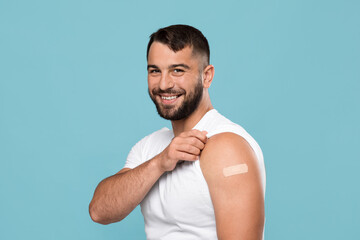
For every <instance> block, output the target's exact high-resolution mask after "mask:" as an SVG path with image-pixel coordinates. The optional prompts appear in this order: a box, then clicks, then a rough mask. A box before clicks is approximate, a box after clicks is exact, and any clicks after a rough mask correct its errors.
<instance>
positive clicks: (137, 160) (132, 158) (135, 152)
mask: <svg viewBox="0 0 360 240" xmlns="http://www.w3.org/2000/svg"><path fill="white" fill-rule="evenodd" d="M145 141H146V137H145V138H143V139H141V140H140V141H139V142H137V143H136V144H135V145H134V146H133V147H132V148H131V150H130V152H129V154H128V157H127V159H126V163H125V166H124V168H135V167H137V166H139V165H140V164H141V163H143V156H142V155H143V154H142V151H143V145H144V142H145Z"/></svg>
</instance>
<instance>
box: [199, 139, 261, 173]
mask: <svg viewBox="0 0 360 240" xmlns="http://www.w3.org/2000/svg"><path fill="white" fill-rule="evenodd" d="M200 165H201V168H202V171H203V172H204V175H209V174H210V175H220V176H222V177H224V176H223V175H224V171H223V170H224V168H228V167H232V166H236V165H242V166H244V167H245V165H246V167H247V171H246V172H247V173H249V174H253V173H254V174H255V173H257V172H258V171H259V169H258V168H259V167H258V161H257V158H256V154H255V152H254V151H253V149H252V147H251V146H250V144H249V143H248V142H247V141H246V140H245V139H244V138H243V137H241V136H240V135H238V134H235V133H230V132H225V133H220V134H217V135H214V136H212V137H211V138H209V139H208V141H207V143H206V145H205V148H204V149H203V151H202V153H201V160H200ZM228 169H229V168H228ZM243 170H245V169H244V168H243ZM240 172H241V171H240ZM243 172H244V173H245V171H243ZM205 177H207V176H205Z"/></svg>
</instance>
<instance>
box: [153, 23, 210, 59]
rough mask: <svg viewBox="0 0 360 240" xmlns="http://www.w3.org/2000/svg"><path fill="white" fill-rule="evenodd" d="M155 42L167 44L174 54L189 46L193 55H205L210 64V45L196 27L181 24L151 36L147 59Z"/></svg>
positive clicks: (162, 29) (158, 31) (163, 29)
mask: <svg viewBox="0 0 360 240" xmlns="http://www.w3.org/2000/svg"><path fill="white" fill-rule="evenodd" d="M153 42H160V43H163V44H166V45H167V46H168V47H169V48H170V49H171V50H173V51H174V52H177V51H179V50H182V49H183V48H185V47H187V46H189V47H192V48H193V53H200V54H202V55H205V56H206V59H207V64H209V63H210V48H209V43H208V41H207V39H206V38H205V37H204V35H203V34H202V33H201V32H200V31H199V30H198V29H196V28H194V27H191V26H188V25H180V24H179V25H171V26H168V27H165V28H160V29H159V30H157V31H156V32H154V33H153V34H151V35H150V40H149V43H148V46H147V52H146V58H148V57H149V50H150V46H151V44H152V43H153Z"/></svg>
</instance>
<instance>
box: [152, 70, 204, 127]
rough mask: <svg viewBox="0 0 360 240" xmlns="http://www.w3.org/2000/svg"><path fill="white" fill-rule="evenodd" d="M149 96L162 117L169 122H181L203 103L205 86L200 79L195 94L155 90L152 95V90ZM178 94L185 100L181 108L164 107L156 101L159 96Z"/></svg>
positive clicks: (181, 91)
mask: <svg viewBox="0 0 360 240" xmlns="http://www.w3.org/2000/svg"><path fill="white" fill-rule="evenodd" d="M148 92H149V95H150V98H151V100H152V101H153V102H154V104H155V106H156V110H157V112H158V114H159V115H160V117H162V118H165V119H167V120H173V121H175V120H180V119H184V118H186V117H188V116H189V115H190V114H192V113H193V112H194V111H195V110H196V108H197V107H198V106H199V103H200V101H201V98H202V95H203V86H202V80H201V78H200V77H199V78H198V81H197V84H196V86H195V89H194V91H193V92H189V94H188V95H187V94H186V95H185V93H186V91H185V90H183V89H181V90H173V89H168V90H161V89H159V88H157V89H153V90H152V91H151V93H152V94H151V93H150V90H149V89H148ZM164 93H167V94H177V95H182V96H184V100H183V101H182V103H181V105H180V106H179V107H176V106H171V105H169V106H163V105H162V104H161V103H159V102H158V101H157V100H156V96H157V95H158V94H164Z"/></svg>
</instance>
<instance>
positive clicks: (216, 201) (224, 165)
mask: <svg viewBox="0 0 360 240" xmlns="http://www.w3.org/2000/svg"><path fill="white" fill-rule="evenodd" d="M200 167H201V170H202V172H203V174H204V177H205V180H206V182H207V185H208V187H209V191H210V195H211V200H212V203H213V206H214V211H215V219H216V228H217V234H218V237H219V239H261V238H262V235H263V226H264V218H265V217H264V216H265V212H264V186H263V185H262V181H261V171H260V168H259V164H258V161H257V159H256V154H255V152H254V151H253V149H252V147H251V146H250V145H249V143H248V142H247V141H246V140H245V139H244V138H242V137H241V136H239V135H237V134H234V133H221V134H217V135H214V136H213V137H211V138H209V139H208V141H207V143H206V144H205V148H204V149H203V151H202V154H201V157H200Z"/></svg>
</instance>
